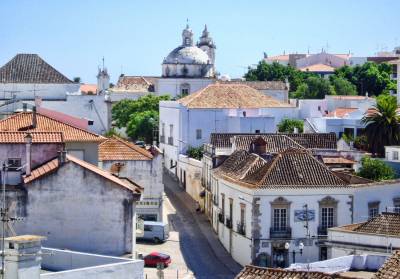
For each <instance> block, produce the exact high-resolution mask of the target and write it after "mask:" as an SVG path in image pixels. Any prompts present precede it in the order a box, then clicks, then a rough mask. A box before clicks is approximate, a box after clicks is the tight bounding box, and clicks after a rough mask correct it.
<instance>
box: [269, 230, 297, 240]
mask: <svg viewBox="0 0 400 279" xmlns="http://www.w3.org/2000/svg"><path fill="white" fill-rule="evenodd" d="M269 235H270V238H279V239H285V238H292V228H290V227H287V228H270V229H269Z"/></svg>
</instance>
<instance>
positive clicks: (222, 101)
mask: <svg viewBox="0 0 400 279" xmlns="http://www.w3.org/2000/svg"><path fill="white" fill-rule="evenodd" d="M178 102H179V103H181V104H182V105H184V106H186V107H188V108H216V109H218V108H219V109H229V108H268V107H290V105H289V104H286V103H282V102H280V101H278V100H276V99H274V98H272V97H270V96H266V95H264V94H263V93H261V92H260V91H258V90H256V89H254V88H252V87H250V86H247V85H243V84H220V83H216V84H210V85H208V86H207V87H205V88H203V89H201V90H199V91H197V92H195V93H193V94H190V95H188V96H186V97H184V98H182V99H179V100H178Z"/></svg>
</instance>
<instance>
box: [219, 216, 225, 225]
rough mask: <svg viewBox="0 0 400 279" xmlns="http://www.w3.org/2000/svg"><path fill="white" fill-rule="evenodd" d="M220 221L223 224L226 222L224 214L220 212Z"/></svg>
mask: <svg viewBox="0 0 400 279" xmlns="http://www.w3.org/2000/svg"><path fill="white" fill-rule="evenodd" d="M218 221H219V222H220V223H222V224H223V223H224V222H225V219H224V214H222V213H218Z"/></svg>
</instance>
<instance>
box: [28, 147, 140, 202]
mask: <svg viewBox="0 0 400 279" xmlns="http://www.w3.org/2000/svg"><path fill="white" fill-rule="evenodd" d="M70 162H73V163H75V164H77V165H79V166H81V167H83V168H85V169H87V170H89V171H91V172H94V173H96V174H98V175H100V176H102V177H103V178H105V179H107V180H109V181H111V182H113V183H115V184H116V185H118V186H121V187H124V188H127V189H128V190H130V191H132V192H134V193H138V194H140V193H141V189H142V187H140V186H138V185H137V184H135V183H134V182H132V181H130V180H129V181H127V180H125V179H124V180H123V179H120V178H118V177H116V176H114V175H112V174H111V173H110V172H108V171H105V170H102V169H100V168H98V167H96V166H94V165H92V164H89V163H87V162H85V161H82V160H79V159H78V158H75V157H73V156H71V155H68V154H67V155H66V164H68V163H70ZM59 167H60V162H59V159H58V158H55V159H53V160H51V161H49V162H47V163H45V164H43V165H41V166H39V167H37V168H36V169H34V170H32V171H31V175H29V176H26V175H24V176H23V180H24V183H25V184H28V183H30V182H32V181H34V180H37V179H39V178H41V177H43V176H45V175H48V174H50V173H53V172H55V171H56V170H57V169H58V168H59Z"/></svg>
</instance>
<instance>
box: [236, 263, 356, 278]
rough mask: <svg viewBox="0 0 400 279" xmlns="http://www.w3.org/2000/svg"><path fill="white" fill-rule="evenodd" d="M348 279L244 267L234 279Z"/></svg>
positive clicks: (315, 273) (321, 274)
mask: <svg viewBox="0 0 400 279" xmlns="http://www.w3.org/2000/svg"><path fill="white" fill-rule="evenodd" d="M333 278H337V279H340V278H349V277H344V276H340V275H338V274H334V275H333V274H327V273H323V272H318V271H292V270H285V269H280V268H266V267H259V266H252V265H246V266H245V267H244V268H243V269H242V271H241V272H240V273H239V274H238V275H237V276H236V277H235V279H333Z"/></svg>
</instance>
